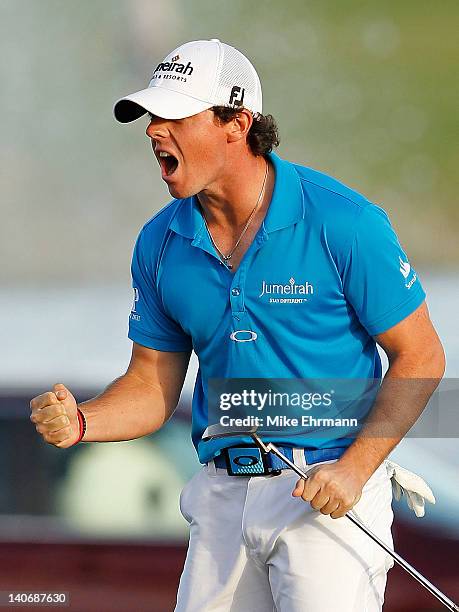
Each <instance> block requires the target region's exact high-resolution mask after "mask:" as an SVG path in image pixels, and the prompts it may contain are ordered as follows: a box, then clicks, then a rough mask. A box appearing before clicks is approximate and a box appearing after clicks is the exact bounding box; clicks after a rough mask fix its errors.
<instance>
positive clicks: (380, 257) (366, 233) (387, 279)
mask: <svg viewBox="0 0 459 612" xmlns="http://www.w3.org/2000/svg"><path fill="white" fill-rule="evenodd" d="M343 288H344V294H345V296H346V299H347V300H348V301H349V302H350V304H351V305H352V307H353V308H354V310H355V312H356V314H357V316H358V318H359V320H360V322H361V323H362V325H363V326H364V327H365V328H366V330H367V331H368V333H369V334H370V335H372V336H375V335H377V334H380V333H382V332H384V331H387V330H388V329H390V328H391V327H393V326H394V325H396V324H397V323H399V322H400V321H402V320H403V319H405V318H406V317H407V316H408V315H409V314H411V313H412V312H413V311H414V310H416V308H418V306H420V305H421V304H422V302H423V301H424V299H425V292H424V290H423V288H422V286H421V283H420V281H419V278H418V275H417V273H416V271H415V270H414V268H412V267H411V265H410V263H409V260H408V257H407V256H406V253H405V252H404V251H403V249H402V247H401V246H400V243H399V241H398V238H397V235H396V234H395V232H394V230H393V228H392V226H391V223H390V221H389V218H388V216H387V214H386V212H385V211H384V210H383V209H382V208H380V207H379V206H376V205H374V204H369V205H367V206H365V207H364V208H362V209H361V212H360V215H359V216H358V217H357V219H356V231H355V235H354V239H353V242H352V245H351V248H350V252H349V255H348V258H347V261H346V266H345V270H344V274H343Z"/></svg>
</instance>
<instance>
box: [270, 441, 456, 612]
mask: <svg viewBox="0 0 459 612" xmlns="http://www.w3.org/2000/svg"><path fill="white" fill-rule="evenodd" d="M264 446H265V447H266V450H267V451H268V452H272V453H274V454H275V455H277V456H278V457H279V459H281V460H282V461H283V462H284V463H285V464H286V465H288V466H289V467H290V468H291V469H292V470H293V471H294V472H295V473H296V474H298V476H300V477H301V478H303V479H304V480H307V479H308V475H307V474H306V472H304V471H303V470H302V469H301V468H299V467H298V466H297V465H295V464H294V463H293V461H290V459H288V458H287V457H286V456H285V455H284V454H283V453H282V452H281V451H280V450H279V449H278V448H277V447H276V446H275V445H274V444H273V443H272V442H269V443H268V444H264ZM344 516H346V518H348V519H349V520H350V521H351V522H352V523H354V525H356V526H357V527H358V528H359V529H361V530H362V531H363V532H364V533H366V534H367V536H369V537H370V538H371V539H372V540H373V541H374V542H376V544H379V546H381V548H383V549H384V550H385V551H386V552H387V553H388V554H389V555H390V556H391V557H392V559H394V561H395V562H396V563H398V564H399V565H400V567H402V568H403V569H404V570H405V571H406V572H408V574H410V575H411V576H412V577H413V578H415V579H416V580H417V581H418V582H419V584H421V585H422V586H423V587H424V588H425V589H427V590H428V591H429V593H431V594H432V595H433V596H434V597H436V598H437V599H438V601H440V602H441V603H442V604H443V605H444V606H445V607H446V608H448V610H452V611H453V612H459V606H457V605H456V604H455V603H454V602H453V601H451V599H449V597H447V596H446V595H445V594H444V593H442V592H441V591H440V590H439V589H437V587H436V586H434V585H433V584H432V583H431V582H430V581H429V580H427V578H426V577H425V576H423V575H422V574H420V573H419V572H418V571H417V570H416V569H415V568H414V567H413V566H412V565H410V564H409V563H408V561H405V559H403V557H401V556H400V555H399V554H398V553H396V552H395V551H394V550H392V549H391V548H390V547H389V546H388V545H387V544H386V543H385V542H383V540H381V539H380V538H378V536H377V535H376V534H374V533H373V532H372V531H371V530H370V529H368V527H367V526H366V525H365V524H364V523H362V522H361V521H360V519H359V518H357V517H356V516H355V514H351V513H346V514H345V515H344Z"/></svg>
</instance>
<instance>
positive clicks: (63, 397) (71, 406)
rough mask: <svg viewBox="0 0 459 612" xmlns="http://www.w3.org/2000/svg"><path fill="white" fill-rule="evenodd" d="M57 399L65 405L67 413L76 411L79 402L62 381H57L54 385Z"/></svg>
mask: <svg viewBox="0 0 459 612" xmlns="http://www.w3.org/2000/svg"><path fill="white" fill-rule="evenodd" d="M53 391H54V393H55V394H56V397H57V399H58V400H59V401H60V402H61V403H62V404H63V405H64V406H65V408H66V410H67V414H73V413H76V407H77V402H76V399H75V398H74V397H73V395H72V394H71V392H70V391H69V390H68V389H67V387H66V386H65V385H63V384H62V383H57V384H55V385H54V387H53Z"/></svg>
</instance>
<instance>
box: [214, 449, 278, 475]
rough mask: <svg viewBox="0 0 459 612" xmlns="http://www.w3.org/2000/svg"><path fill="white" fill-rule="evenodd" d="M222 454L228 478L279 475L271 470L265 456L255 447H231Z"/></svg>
mask: <svg viewBox="0 0 459 612" xmlns="http://www.w3.org/2000/svg"><path fill="white" fill-rule="evenodd" d="M223 454H224V457H225V460H226V468H227V471H228V474H229V475H230V476H267V475H268V474H280V471H279V470H273V469H271V467H270V465H269V460H268V457H267V455H266V454H264V453H262V452H261V450H260V449H259V448H258V447H256V446H255V447H254V446H233V447H229V448H225V449H224V450H223Z"/></svg>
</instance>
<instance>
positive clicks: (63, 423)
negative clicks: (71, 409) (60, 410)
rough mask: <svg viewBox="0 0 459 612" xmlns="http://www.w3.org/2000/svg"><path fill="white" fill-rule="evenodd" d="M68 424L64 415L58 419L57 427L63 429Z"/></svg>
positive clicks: (67, 419)
mask: <svg viewBox="0 0 459 612" xmlns="http://www.w3.org/2000/svg"><path fill="white" fill-rule="evenodd" d="M68 424H69V418H68V416H67V415H66V414H62V415H61V416H60V417H59V425H62V427H65V426H66V425H68Z"/></svg>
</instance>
